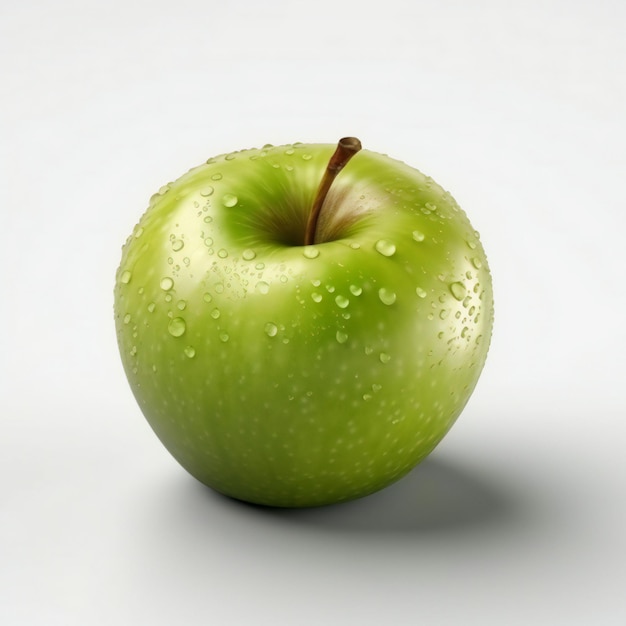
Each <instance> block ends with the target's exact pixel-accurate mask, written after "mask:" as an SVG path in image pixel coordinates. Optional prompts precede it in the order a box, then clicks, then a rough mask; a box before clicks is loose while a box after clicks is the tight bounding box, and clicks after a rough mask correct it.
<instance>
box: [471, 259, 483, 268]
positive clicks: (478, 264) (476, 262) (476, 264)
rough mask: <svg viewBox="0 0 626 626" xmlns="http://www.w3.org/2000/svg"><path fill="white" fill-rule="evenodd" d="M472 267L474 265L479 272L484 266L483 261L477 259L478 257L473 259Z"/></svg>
mask: <svg viewBox="0 0 626 626" xmlns="http://www.w3.org/2000/svg"><path fill="white" fill-rule="evenodd" d="M472 265H473V266H474V267H475V268H476V269H477V270H479V269H480V268H481V267H482V266H483V264H482V261H481V260H480V259H479V258H477V257H474V258H473V259H472Z"/></svg>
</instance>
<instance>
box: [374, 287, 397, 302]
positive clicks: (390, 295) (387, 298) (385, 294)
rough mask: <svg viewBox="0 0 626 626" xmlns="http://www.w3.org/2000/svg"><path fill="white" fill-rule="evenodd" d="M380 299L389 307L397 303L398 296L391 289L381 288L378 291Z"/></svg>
mask: <svg viewBox="0 0 626 626" xmlns="http://www.w3.org/2000/svg"><path fill="white" fill-rule="evenodd" d="M378 297H379V298H380V301H381V302H382V303H383V304H386V305H387V306H390V305H392V304H393V303H394V302H395V301H396V297H397V296H396V294H395V292H394V291H391V290H389V289H386V288H385V287H381V288H380V289H379V290H378Z"/></svg>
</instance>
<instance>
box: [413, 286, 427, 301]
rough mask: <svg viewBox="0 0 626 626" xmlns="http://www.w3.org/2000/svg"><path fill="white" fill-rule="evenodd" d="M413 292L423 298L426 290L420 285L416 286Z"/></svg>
mask: <svg viewBox="0 0 626 626" xmlns="http://www.w3.org/2000/svg"><path fill="white" fill-rule="evenodd" d="M415 293H416V294H417V297H418V298H425V297H426V292H425V291H424V290H423V289H422V288H421V287H416V288H415Z"/></svg>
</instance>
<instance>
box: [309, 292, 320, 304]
mask: <svg viewBox="0 0 626 626" xmlns="http://www.w3.org/2000/svg"><path fill="white" fill-rule="evenodd" d="M311 299H312V300H313V302H321V301H322V294H321V293H317V292H316V291H314V292H313V293H312V294H311Z"/></svg>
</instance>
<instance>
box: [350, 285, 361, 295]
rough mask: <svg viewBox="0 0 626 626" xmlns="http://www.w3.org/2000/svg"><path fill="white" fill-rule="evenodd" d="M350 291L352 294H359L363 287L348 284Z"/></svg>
mask: <svg viewBox="0 0 626 626" xmlns="http://www.w3.org/2000/svg"><path fill="white" fill-rule="evenodd" d="M350 293H351V294H352V295H353V296H360V295H361V294H362V293H363V289H362V287H359V286H358V285H350Z"/></svg>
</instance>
